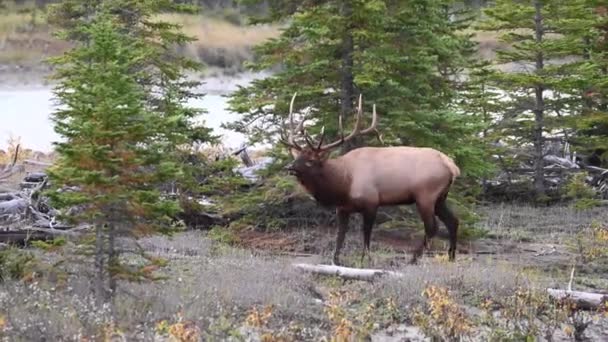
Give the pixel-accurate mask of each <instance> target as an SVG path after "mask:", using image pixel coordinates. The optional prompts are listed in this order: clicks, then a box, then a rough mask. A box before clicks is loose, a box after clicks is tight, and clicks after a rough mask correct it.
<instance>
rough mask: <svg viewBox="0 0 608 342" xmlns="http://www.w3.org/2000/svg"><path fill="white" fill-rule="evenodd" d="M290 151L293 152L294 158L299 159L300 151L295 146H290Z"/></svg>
mask: <svg viewBox="0 0 608 342" xmlns="http://www.w3.org/2000/svg"><path fill="white" fill-rule="evenodd" d="M289 152H290V153H291V156H292V157H293V159H298V157H299V156H300V151H298V150H296V149H295V148H290V149H289Z"/></svg>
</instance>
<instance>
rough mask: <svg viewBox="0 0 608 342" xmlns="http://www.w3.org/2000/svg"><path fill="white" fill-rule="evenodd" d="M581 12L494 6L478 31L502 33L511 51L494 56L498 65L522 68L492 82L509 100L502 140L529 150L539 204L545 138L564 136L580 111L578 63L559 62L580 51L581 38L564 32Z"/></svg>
mask: <svg viewBox="0 0 608 342" xmlns="http://www.w3.org/2000/svg"><path fill="white" fill-rule="evenodd" d="M580 10H581V7H580V3H579V2H578V1H572V2H567V3H564V2H562V1H557V0H530V1H522V2H514V1H506V0H498V1H496V3H495V5H494V6H492V7H489V8H487V9H486V10H485V11H484V12H485V14H486V16H487V19H486V20H484V21H483V23H482V24H481V25H480V27H481V28H482V29H485V30H489V31H500V32H501V40H502V41H504V42H506V43H508V44H509V48H507V49H503V50H501V51H498V58H497V63H498V64H503V63H504V64H506V63H512V64H514V65H519V66H521V67H522V68H521V70H515V71H499V72H497V73H496V74H495V77H494V80H495V82H496V84H497V86H498V87H499V88H500V89H501V90H503V91H504V92H505V93H506V94H508V95H509V97H510V98H511V101H510V103H505V106H504V110H503V113H502V118H501V124H500V128H501V130H502V133H501V135H502V136H503V137H505V139H506V137H514V139H515V141H514V142H512V143H514V144H516V145H519V146H525V144H527V143H531V144H532V146H533V156H534V166H533V167H534V189H535V192H536V196H537V197H538V198H542V197H543V196H544V195H545V192H546V188H545V180H544V171H543V168H544V161H543V159H544V153H545V141H546V135H547V134H548V133H558V132H562V131H564V128H565V124H564V120H563V116H564V115H576V114H578V113H580V111H581V101H580V95H577V94H576V93H577V88H578V87H579V86H580V77H578V76H577V74H576V72H575V71H576V70H577V68H578V66H579V65H580V62H578V61H572V62H571V61H568V60H562V59H564V58H568V57H572V56H577V55H580V54H581V53H582V51H583V50H584V41H583V40H582V39H580V38H581V37H580V36H578V35H575V34H572V32H567V31H566V30H564V22H572V21H573V20H576V18H577V17H578V16H579V15H580ZM560 60H561V61H560ZM558 61H560V63H556V62H558ZM572 96H575V97H574V98H573V97H572ZM566 136H567V132H566Z"/></svg>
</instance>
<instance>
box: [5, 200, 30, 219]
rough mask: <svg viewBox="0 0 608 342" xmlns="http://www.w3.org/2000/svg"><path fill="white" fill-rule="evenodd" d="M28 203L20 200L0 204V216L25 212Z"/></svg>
mask: <svg viewBox="0 0 608 342" xmlns="http://www.w3.org/2000/svg"><path fill="white" fill-rule="evenodd" d="M27 206H28V203H27V201H26V200H24V199H22V198H16V199H13V200H10V201H6V202H0V215H12V214H21V213H24V212H25V209H26V208H27Z"/></svg>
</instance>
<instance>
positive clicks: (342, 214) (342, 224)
mask: <svg viewBox="0 0 608 342" xmlns="http://www.w3.org/2000/svg"><path fill="white" fill-rule="evenodd" d="M336 215H337V216H338V235H337V236H336V248H335V249H334V258H333V263H334V265H338V266H339V265H340V250H342V246H343V245H344V238H345V237H346V232H347V231H348V221H349V218H350V212H348V211H345V210H341V209H337V210H336Z"/></svg>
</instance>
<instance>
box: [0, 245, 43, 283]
mask: <svg viewBox="0 0 608 342" xmlns="http://www.w3.org/2000/svg"><path fill="white" fill-rule="evenodd" d="M35 262H36V260H35V258H34V255H33V254H32V253H29V252H26V251H24V250H21V249H18V248H7V249H4V250H1V251H0V281H5V280H8V279H21V278H23V277H25V276H26V275H27V273H28V272H29V270H30V268H31V267H32V265H33V264H34V263H35Z"/></svg>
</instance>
